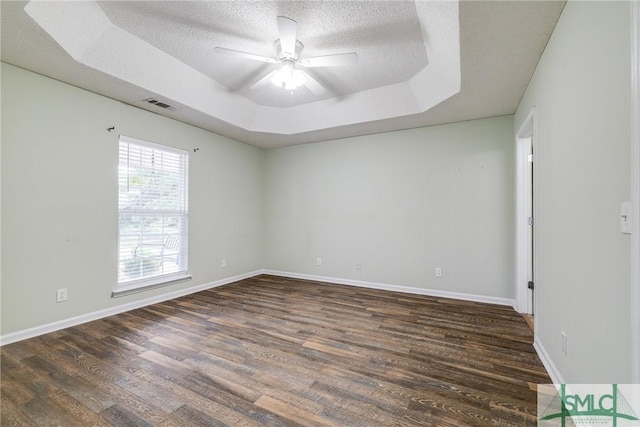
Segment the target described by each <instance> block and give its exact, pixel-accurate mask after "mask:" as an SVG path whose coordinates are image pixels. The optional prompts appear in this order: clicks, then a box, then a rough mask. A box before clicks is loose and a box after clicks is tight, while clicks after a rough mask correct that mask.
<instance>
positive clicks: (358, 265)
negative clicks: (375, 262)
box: [356, 262, 362, 270]
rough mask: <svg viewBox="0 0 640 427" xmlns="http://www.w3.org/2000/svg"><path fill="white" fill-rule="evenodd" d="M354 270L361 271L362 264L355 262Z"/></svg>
mask: <svg viewBox="0 0 640 427" xmlns="http://www.w3.org/2000/svg"><path fill="white" fill-rule="evenodd" d="M356 270H362V263H361V262H357V263H356Z"/></svg>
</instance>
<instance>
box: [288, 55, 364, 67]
mask: <svg viewBox="0 0 640 427" xmlns="http://www.w3.org/2000/svg"><path fill="white" fill-rule="evenodd" d="M357 63H358V54H357V53H355V52H351V53H338V54H336V55H325V56H314V57H311V58H305V59H303V60H301V61H300V65H302V66H303V67H308V68H312V67H341V66H346V65H356V64H357Z"/></svg>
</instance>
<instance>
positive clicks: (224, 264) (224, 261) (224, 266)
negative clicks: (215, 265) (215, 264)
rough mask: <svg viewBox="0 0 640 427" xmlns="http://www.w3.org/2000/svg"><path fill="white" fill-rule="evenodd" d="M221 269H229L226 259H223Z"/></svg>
mask: <svg viewBox="0 0 640 427" xmlns="http://www.w3.org/2000/svg"><path fill="white" fill-rule="evenodd" d="M220 267H222V268H227V260H226V259H223V260H222V261H220Z"/></svg>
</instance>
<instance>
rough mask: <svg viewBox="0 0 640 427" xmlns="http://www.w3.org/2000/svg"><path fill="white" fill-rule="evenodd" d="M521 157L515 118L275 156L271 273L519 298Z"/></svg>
mask: <svg viewBox="0 0 640 427" xmlns="http://www.w3.org/2000/svg"><path fill="white" fill-rule="evenodd" d="M513 150H514V143H513V117H512V116H505V117H499V118H491V119H483V120H475V121H470V122H463V123H456V124H450V125H444V126H434V127H426V128H420V129H412V130H404V131H398V132H391V133H384V134H378V135H370V136H363V137H357V138H349V139H343V140H338V141H330V142H323V143H315V144H308V145H301V146H295V147H286V148H280V149H274V150H269V151H267V154H266V240H267V241H268V242H269V250H268V251H267V253H266V255H265V256H266V267H267V268H269V269H273V270H280V271H286V272H294V273H299V274H313V275H320V276H326V277H336V278H341V279H351V280H360V281H368V282H377V283H383V284H392V285H397V286H411V287H417V288H425V289H434V290H444V291H449V292H458V293H468V294H476V295H483V296H491V297H499V298H513V290H514V289H513V288H514V286H513V274H514V272H513V265H514V258H513V241H514V236H513V221H514V219H513V203H514V199H513V182H514V177H513V156H514V151H513ZM317 257H322V258H323V265H322V266H320V267H319V266H317V265H316V258H317ZM357 263H361V264H362V268H361V269H360V270H357V269H356V264H357ZM436 267H441V268H442V269H443V273H444V277H443V278H436V277H435V275H434V270H435V268H436Z"/></svg>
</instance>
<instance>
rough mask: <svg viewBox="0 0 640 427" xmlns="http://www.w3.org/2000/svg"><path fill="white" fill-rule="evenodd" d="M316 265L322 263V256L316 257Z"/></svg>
mask: <svg viewBox="0 0 640 427" xmlns="http://www.w3.org/2000/svg"><path fill="white" fill-rule="evenodd" d="M316 265H322V258H320V257H318V258H316Z"/></svg>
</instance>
